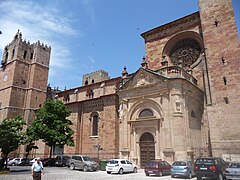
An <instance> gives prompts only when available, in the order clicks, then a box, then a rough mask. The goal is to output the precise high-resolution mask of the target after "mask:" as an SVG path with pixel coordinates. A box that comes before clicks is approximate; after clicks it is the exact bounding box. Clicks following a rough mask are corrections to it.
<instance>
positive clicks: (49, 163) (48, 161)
mask: <svg viewBox="0 0 240 180" xmlns="http://www.w3.org/2000/svg"><path fill="white" fill-rule="evenodd" d="M41 161H42V164H43V166H44V167H45V166H55V161H56V159H55V158H43V159H41Z"/></svg>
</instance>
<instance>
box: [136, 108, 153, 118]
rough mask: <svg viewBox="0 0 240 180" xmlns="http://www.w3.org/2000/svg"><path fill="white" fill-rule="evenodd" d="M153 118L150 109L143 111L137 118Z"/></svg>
mask: <svg viewBox="0 0 240 180" xmlns="http://www.w3.org/2000/svg"><path fill="white" fill-rule="evenodd" d="M149 116H153V112H152V111H151V110H150V109H144V110H142V111H141V112H140V114H139V117H149Z"/></svg>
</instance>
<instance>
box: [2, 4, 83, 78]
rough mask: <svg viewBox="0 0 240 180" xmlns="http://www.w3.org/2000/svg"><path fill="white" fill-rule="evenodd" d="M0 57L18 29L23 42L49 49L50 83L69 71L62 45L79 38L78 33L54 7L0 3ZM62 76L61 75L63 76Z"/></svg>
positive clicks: (67, 53) (68, 61) (66, 49)
mask: <svg viewBox="0 0 240 180" xmlns="http://www.w3.org/2000/svg"><path fill="white" fill-rule="evenodd" d="M0 14H1V16H0V25H1V27H0V30H1V31H2V33H3V34H1V35H0V53H1V54H2V49H3V48H4V46H5V45H7V44H8V43H10V42H11V40H12V38H13V37H14V35H15V33H16V32H17V30H18V29H20V31H21V32H22V34H23V39H25V38H26V39H27V40H30V41H31V43H34V42H36V41H38V40H41V42H44V44H48V45H49V46H51V47H52V53H51V61H50V79H51V78H54V77H57V76H59V74H60V73H62V74H64V73H65V72H64V71H63V70H62V69H72V68H75V67H73V66H74V65H72V64H71V63H70V61H71V54H70V48H71V47H68V46H67V45H66V43H63V41H66V40H67V39H68V38H69V37H70V38H71V37H81V36H82V33H81V32H80V31H79V29H78V30H76V29H74V26H73V23H74V22H73V20H72V19H71V17H67V16H64V15H65V13H63V12H61V11H60V9H57V8H56V7H50V6H49V4H47V3H46V4H43V5H40V4H39V3H38V1H30V0H23V1H19V0H4V1H0ZM63 76H64V75H63Z"/></svg>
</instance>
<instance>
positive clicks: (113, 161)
mask: <svg viewBox="0 0 240 180" xmlns="http://www.w3.org/2000/svg"><path fill="white" fill-rule="evenodd" d="M108 163H109V164H118V161H116V160H110V161H109V162H108Z"/></svg>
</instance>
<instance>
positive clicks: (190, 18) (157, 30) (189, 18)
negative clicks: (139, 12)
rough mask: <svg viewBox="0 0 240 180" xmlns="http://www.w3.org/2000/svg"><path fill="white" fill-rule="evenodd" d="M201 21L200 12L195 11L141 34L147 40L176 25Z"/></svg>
mask: <svg viewBox="0 0 240 180" xmlns="http://www.w3.org/2000/svg"><path fill="white" fill-rule="evenodd" d="M196 20H197V22H199V21H200V18H199V12H195V13H193V14H190V15H188V16H185V17H183V18H180V19H177V20H175V21H172V22H170V23H167V24H165V25H162V26H158V27H156V28H154V29H151V30H149V31H147V32H144V33H142V34H141V36H142V37H143V38H144V39H145V41H147V39H151V36H153V35H156V34H164V32H165V31H166V30H168V29H171V28H172V27H176V26H179V25H183V24H185V23H189V22H193V21H196ZM160 36H162V35H158V37H160Z"/></svg>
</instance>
